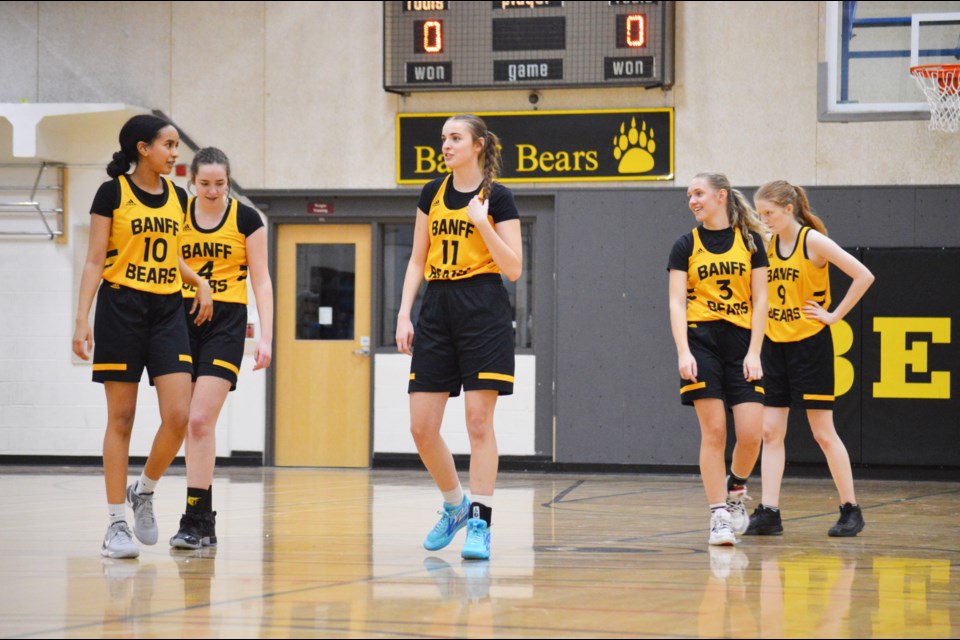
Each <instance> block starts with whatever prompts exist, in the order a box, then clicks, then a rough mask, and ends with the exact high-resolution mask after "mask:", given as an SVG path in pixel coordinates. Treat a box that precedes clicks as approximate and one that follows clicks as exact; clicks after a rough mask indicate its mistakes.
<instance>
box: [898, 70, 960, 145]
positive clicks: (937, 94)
mask: <svg viewBox="0 0 960 640" xmlns="http://www.w3.org/2000/svg"><path fill="white" fill-rule="evenodd" d="M910 74H911V75H912V76H913V77H914V78H915V79H916V81H917V84H918V85H920V90H921V91H923V95H924V96H926V98H927V102H929V103H930V125H929V127H930V130H931V131H949V132H955V131H958V130H960V64H925V65H920V66H919V67H911V68H910Z"/></svg>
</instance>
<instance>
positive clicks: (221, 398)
mask: <svg viewBox="0 0 960 640" xmlns="http://www.w3.org/2000/svg"><path fill="white" fill-rule="evenodd" d="M190 183H191V184H192V185H193V187H194V189H196V193H197V195H196V197H195V198H191V199H190V202H189V204H188V206H187V224H186V225H185V231H184V234H183V238H182V240H181V243H180V251H181V254H182V257H183V259H184V261H185V262H186V263H187V265H189V266H190V267H191V268H192V269H195V270H196V272H197V273H198V274H199V275H201V276H203V277H204V278H205V279H206V280H207V281H208V282H209V283H210V287H211V289H212V290H213V300H214V302H216V303H217V305H216V309H215V310H214V314H213V318H212V319H211V320H210V322H208V323H206V324H204V325H199V326H197V325H191V326H190V350H191V354H192V356H193V372H192V373H193V382H194V385H193V398H192V400H191V401H190V427H189V429H188V431H187V502H186V510H185V512H184V514H183V517H182V518H181V519H180V530H179V531H178V532H177V533H176V534H175V535H174V536H173V537H172V538H170V546H172V547H175V548H179V549H199V548H200V547H209V546H215V545H216V544H217V534H216V529H215V526H216V515H217V514H216V512H215V511H214V510H213V486H212V483H213V468H214V464H215V463H216V456H217V447H216V426H217V419H218V418H219V416H220V410H221V409H222V408H223V403H224V402H225V401H226V399H227V394H228V393H229V392H231V391H233V390H234V389H236V388H237V376H238V374H239V373H240V364H241V362H242V361H243V346H244V341H245V340H246V332H247V277H248V275H249V277H250V282H251V284H252V285H253V293H254V296H255V297H256V300H257V312H258V315H259V317H260V340H259V341H258V342H257V348H256V351H254V364H253V370H254V371H257V370H258V369H265V368H266V367H268V366H270V360H271V357H272V344H273V284H272V282H271V280H270V273H269V271H268V269H267V232H266V229H264V226H263V221H262V220H261V219H260V215H259V214H258V213H257V212H256V211H254V210H253V209H252V208H250V207H248V206H246V205H245V204H241V203H239V202H237V200H236V199H234V198H231V197H229V191H230V161H229V160H228V159H227V156H226V154H225V153H224V152H223V151H221V150H220V149H217V148H215V147H207V148H205V149H201V150H200V151H198V152H197V154H196V155H195V156H194V157H193V162H192V163H191V164H190ZM195 295H196V289H195V288H194V287H191V286H189V285H184V291H183V297H184V309H183V310H184V312H185V313H186V314H187V317H189V315H190V299H191V298H193V297H194V296H195Z"/></svg>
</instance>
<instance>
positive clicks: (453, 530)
mask: <svg viewBox="0 0 960 640" xmlns="http://www.w3.org/2000/svg"><path fill="white" fill-rule="evenodd" d="M437 513H439V514H440V521H439V522H437V524H436V526H434V527H433V530H432V531H430V533H428V534H427V539H426V540H424V541H423V548H424V549H426V550H427V551H437V550H438V549H443V548H444V547H445V546H447V545H448V544H450V542H451V541H452V540H453V536H455V535H457V531H460V529H463V528H464V527H465V526H467V516H468V515H470V498H468V497H467V496H463V502H461V503H460V504H459V505H456V506H453V505H449V504H447V503H446V502H444V503H443V509H442V510H441V511H438V512H437Z"/></svg>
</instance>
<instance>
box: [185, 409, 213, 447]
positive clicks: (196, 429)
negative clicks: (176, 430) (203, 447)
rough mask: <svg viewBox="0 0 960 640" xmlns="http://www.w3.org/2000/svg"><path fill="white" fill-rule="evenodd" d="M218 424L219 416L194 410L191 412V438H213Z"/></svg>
mask: <svg viewBox="0 0 960 640" xmlns="http://www.w3.org/2000/svg"><path fill="white" fill-rule="evenodd" d="M216 426H217V416H215V415H210V414H209V413H207V412H202V411H192V412H191V413H190V427H189V428H190V431H189V433H190V439H191V440H206V439H207V438H212V437H213V434H214V430H215V429H216Z"/></svg>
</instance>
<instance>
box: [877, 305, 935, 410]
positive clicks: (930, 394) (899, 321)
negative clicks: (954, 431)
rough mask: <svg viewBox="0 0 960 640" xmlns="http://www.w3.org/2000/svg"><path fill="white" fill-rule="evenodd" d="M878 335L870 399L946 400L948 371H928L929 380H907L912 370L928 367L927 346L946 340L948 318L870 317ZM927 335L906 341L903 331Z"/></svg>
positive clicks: (925, 371) (917, 371) (918, 370)
mask: <svg viewBox="0 0 960 640" xmlns="http://www.w3.org/2000/svg"><path fill="white" fill-rule="evenodd" d="M873 330H874V332H876V333H879V334H880V381H879V382H875V383H873V397H874V398H924V399H937V400H949V399H950V372H949V371H931V372H930V381H929V382H908V381H907V375H906V374H907V367H910V370H911V372H912V373H915V374H916V373H927V372H928V370H929V366H928V365H929V360H928V346H929V344H930V342H932V343H934V344H949V343H950V318H874V319H873ZM910 333H914V334H916V333H921V334H930V342H927V341H924V340H915V341H913V342H911V344H909V345H908V344H907V334H910Z"/></svg>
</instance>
